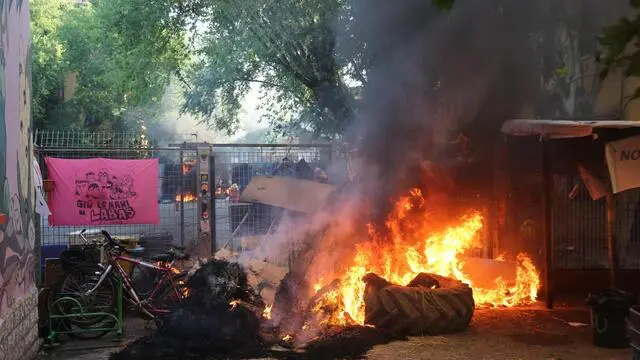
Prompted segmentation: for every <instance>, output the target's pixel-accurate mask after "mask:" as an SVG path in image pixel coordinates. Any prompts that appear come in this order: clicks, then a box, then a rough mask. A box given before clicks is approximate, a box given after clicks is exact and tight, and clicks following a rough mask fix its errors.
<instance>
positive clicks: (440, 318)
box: [364, 274, 475, 336]
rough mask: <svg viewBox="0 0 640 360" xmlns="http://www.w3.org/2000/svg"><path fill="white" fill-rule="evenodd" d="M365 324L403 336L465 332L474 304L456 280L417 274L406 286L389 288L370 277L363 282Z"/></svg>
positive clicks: (465, 285)
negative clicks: (365, 283)
mask: <svg viewBox="0 0 640 360" xmlns="http://www.w3.org/2000/svg"><path fill="white" fill-rule="evenodd" d="M364 280H365V281H366V282H367V286H366V289H365V297H364V300H365V323H367V324H370V325H373V326H376V327H379V328H383V329H387V330H391V331H393V332H395V333H398V334H406V335H414V336H419V335H440V334H450V333H455V332H460V331H463V330H466V329H467V328H468V327H469V323H470V322H471V318H472V317H473V311H474V308H475V302H474V300H473V291H472V289H471V288H470V287H469V286H468V285H467V284H464V283H462V282H460V281H458V280H454V279H450V278H446V277H442V276H438V275H432V274H420V275H418V276H417V277H416V278H415V279H414V280H413V281H412V282H411V283H409V285H407V286H397V285H392V284H390V283H389V282H387V281H386V280H384V279H382V278H380V277H378V276H377V275H374V274H369V275H367V276H366V277H365V279H364Z"/></svg>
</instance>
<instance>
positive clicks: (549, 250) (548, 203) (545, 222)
mask: <svg viewBox="0 0 640 360" xmlns="http://www.w3.org/2000/svg"><path fill="white" fill-rule="evenodd" d="M540 144H541V150H542V151H541V152H542V154H541V157H542V164H541V165H542V192H543V197H542V204H543V208H542V229H543V239H544V287H545V289H546V303H547V309H553V302H554V295H555V291H554V290H555V289H554V286H553V266H554V261H553V232H552V230H551V219H552V218H551V211H552V209H553V208H552V197H551V191H552V187H551V150H550V149H549V142H548V140H547V139H541V143H540Z"/></svg>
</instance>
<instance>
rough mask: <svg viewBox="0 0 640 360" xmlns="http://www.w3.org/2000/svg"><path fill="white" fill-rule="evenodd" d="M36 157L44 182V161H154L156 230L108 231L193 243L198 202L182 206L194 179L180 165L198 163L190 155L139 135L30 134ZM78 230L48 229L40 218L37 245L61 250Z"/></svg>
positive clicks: (124, 228)
mask: <svg viewBox="0 0 640 360" xmlns="http://www.w3.org/2000/svg"><path fill="white" fill-rule="evenodd" d="M34 149H35V156H36V159H37V160H38V163H39V164H40V168H41V171H42V176H43V178H45V179H46V178H47V168H46V166H45V161H44V159H45V158H46V157H55V158H65V159H84V158H93V157H103V158H110V159H144V158H158V159H159V162H160V173H159V174H158V189H159V194H158V195H159V200H160V201H159V202H160V203H159V219H160V222H159V224H158V225H109V226H104V228H105V229H106V230H108V231H109V232H110V233H112V234H114V235H120V236H136V237H139V236H141V235H148V234H157V233H169V234H171V237H172V239H173V242H174V243H176V244H185V245H186V244H190V243H192V242H193V241H195V240H196V239H197V236H198V223H199V216H198V211H197V203H196V202H195V201H194V200H195V199H192V198H191V197H187V198H185V199H184V200H185V201H184V202H182V203H180V202H179V200H180V194H182V193H185V194H186V193H194V190H193V187H194V184H193V180H191V179H192V178H193V177H189V176H184V175H185V174H184V171H183V166H182V164H183V163H184V160H186V159H196V158H197V154H196V152H195V151H193V150H188V149H181V148H169V147H157V146H153V144H152V143H151V142H150V141H149V139H147V138H146V137H145V136H144V135H143V134H140V133H90V132H73V131H36V132H35V134H34ZM80 229H81V227H77V226H57V227H52V226H49V224H48V219H47V218H46V217H41V218H40V227H39V235H40V239H41V244H42V245H43V246H48V245H60V246H64V245H67V244H68V243H69V238H70V237H71V236H72V233H73V232H75V231H78V230H80Z"/></svg>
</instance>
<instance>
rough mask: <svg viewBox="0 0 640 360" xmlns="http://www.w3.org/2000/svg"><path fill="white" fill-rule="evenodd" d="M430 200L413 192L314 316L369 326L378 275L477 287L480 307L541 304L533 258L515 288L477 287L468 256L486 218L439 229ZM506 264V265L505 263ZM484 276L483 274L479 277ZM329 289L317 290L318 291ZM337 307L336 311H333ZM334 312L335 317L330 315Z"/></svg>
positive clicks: (499, 283) (522, 261) (521, 261)
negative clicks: (368, 299)
mask: <svg viewBox="0 0 640 360" xmlns="http://www.w3.org/2000/svg"><path fill="white" fill-rule="evenodd" d="M424 205H425V199H424V198H423V196H422V193H421V192H420V190H418V189H414V190H411V192H410V193H409V195H408V196H405V197H402V198H401V199H400V200H399V201H398V202H397V203H396V205H395V209H394V211H393V212H392V213H391V214H390V216H389V217H388V218H387V222H386V228H387V230H388V235H386V236H384V238H383V236H382V235H380V234H377V233H376V232H375V231H374V230H372V227H370V231H369V238H370V239H369V240H370V241H366V242H364V243H361V244H359V245H358V246H356V252H355V254H354V257H353V260H352V262H351V264H349V265H348V267H347V268H346V270H345V271H344V273H343V274H342V276H340V284H339V286H338V287H337V288H336V289H334V290H330V291H328V292H326V293H325V294H324V295H323V296H322V298H321V300H320V301H319V302H318V303H317V305H316V307H315V309H314V310H316V311H320V310H323V311H324V313H325V314H326V313H328V314H330V315H329V316H328V318H327V319H326V320H325V322H327V323H330V324H348V323H358V324H363V323H364V315H365V314H364V290H365V283H364V282H363V281H362V278H363V277H364V276H365V275H366V274H368V273H375V274H377V275H379V276H381V277H383V278H385V279H386V280H387V281H390V282H392V283H395V284H399V285H407V284H408V283H409V282H410V281H411V280H412V279H413V278H415V277H416V275H418V274H419V273H434V274H438V275H441V276H447V277H451V278H455V279H457V280H460V281H462V282H465V283H467V284H469V285H470V286H472V287H473V295H474V299H475V302H476V304H477V305H478V306H487V305H488V306H507V307H512V306H516V305H524V304H530V303H532V302H534V301H535V300H536V296H537V292H538V288H539V285H540V280H539V275H538V272H537V270H536V268H535V266H534V265H533V262H532V261H531V259H529V257H527V255H525V254H520V255H518V257H517V265H516V274H515V283H514V284H507V282H506V281H505V280H503V279H502V278H500V277H499V278H497V279H495V283H494V286H493V287H492V288H481V287H474V286H473V283H474V282H473V278H474V276H473V271H472V270H471V271H470V272H471V273H466V272H465V270H467V271H468V270H469V269H463V265H464V260H463V258H462V255H464V253H465V252H466V251H467V250H469V249H471V248H473V247H474V246H476V245H477V242H478V235H479V231H480V230H481V229H482V227H483V218H482V216H481V215H480V214H479V213H477V212H472V213H469V214H468V215H466V216H465V217H463V218H462V219H461V222H460V223H459V224H456V225H453V226H449V227H445V228H444V229H442V228H441V227H440V228H435V229H434V226H433V225H434V224H433V222H434V221H433V219H432V217H431V213H430V212H428V211H426V210H425V209H424ZM501 260H504V259H501ZM477 275H481V274H477ZM322 285H326V284H323V283H322V280H320V283H318V284H316V286H314V289H315V291H316V292H317V291H318V289H320V288H321V287H322ZM332 307H335V308H336V309H335V311H334V310H333V309H332ZM327 309H329V311H327Z"/></svg>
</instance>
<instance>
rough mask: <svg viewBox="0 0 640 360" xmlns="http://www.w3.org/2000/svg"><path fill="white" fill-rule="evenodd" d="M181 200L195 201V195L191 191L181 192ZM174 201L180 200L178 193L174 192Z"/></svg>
mask: <svg viewBox="0 0 640 360" xmlns="http://www.w3.org/2000/svg"><path fill="white" fill-rule="evenodd" d="M182 200H183V201H184V202H192V201H196V196H195V195H193V194H192V193H184V194H182ZM176 202H180V194H176Z"/></svg>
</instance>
